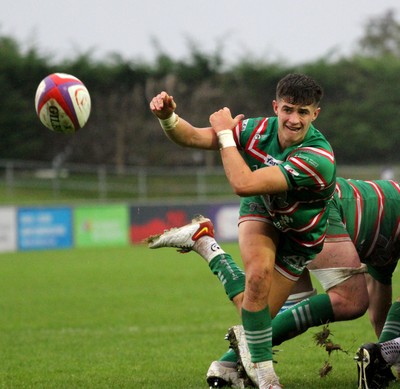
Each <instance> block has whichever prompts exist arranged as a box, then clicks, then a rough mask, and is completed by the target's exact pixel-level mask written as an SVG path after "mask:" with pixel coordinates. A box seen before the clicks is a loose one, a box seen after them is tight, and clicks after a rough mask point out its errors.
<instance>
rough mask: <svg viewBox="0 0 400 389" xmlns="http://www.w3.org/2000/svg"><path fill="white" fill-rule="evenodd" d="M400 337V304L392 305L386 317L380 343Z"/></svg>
mask: <svg viewBox="0 0 400 389" xmlns="http://www.w3.org/2000/svg"><path fill="white" fill-rule="evenodd" d="M399 336H400V302H398V301H396V302H394V303H393V304H392V306H391V307H390V309H389V312H388V315H387V317H386V321H385V325H384V326H383V329H382V333H381V335H380V337H379V343H382V342H386V341H388V340H392V339H394V338H397V337H399Z"/></svg>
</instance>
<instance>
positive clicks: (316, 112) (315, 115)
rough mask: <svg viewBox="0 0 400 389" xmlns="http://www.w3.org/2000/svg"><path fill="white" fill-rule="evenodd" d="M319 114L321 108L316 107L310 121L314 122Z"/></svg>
mask: <svg viewBox="0 0 400 389" xmlns="http://www.w3.org/2000/svg"><path fill="white" fill-rule="evenodd" d="M320 112H321V108H320V107H318V108H317V109H316V110H315V111H314V115H313V119H312V121H314V120H315V119H316V118H317V117H318V115H319V113H320Z"/></svg>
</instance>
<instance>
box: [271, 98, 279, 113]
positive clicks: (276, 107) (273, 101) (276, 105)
mask: <svg viewBox="0 0 400 389" xmlns="http://www.w3.org/2000/svg"><path fill="white" fill-rule="evenodd" d="M272 109H273V110H274V112H275V115H278V102H277V101H276V100H272Z"/></svg>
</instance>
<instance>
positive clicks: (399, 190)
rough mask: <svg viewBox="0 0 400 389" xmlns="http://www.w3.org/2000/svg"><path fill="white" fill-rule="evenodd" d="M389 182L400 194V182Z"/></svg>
mask: <svg viewBox="0 0 400 389" xmlns="http://www.w3.org/2000/svg"><path fill="white" fill-rule="evenodd" d="M389 182H390V183H391V184H392V185H393V186H394V187H395V189H396V190H397V192H399V193H400V185H399V183H398V182H396V181H393V180H389Z"/></svg>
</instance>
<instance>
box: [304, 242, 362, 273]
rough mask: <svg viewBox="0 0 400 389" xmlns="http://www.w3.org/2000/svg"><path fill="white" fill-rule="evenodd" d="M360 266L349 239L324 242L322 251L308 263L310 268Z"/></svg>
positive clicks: (355, 251)
mask: <svg viewBox="0 0 400 389" xmlns="http://www.w3.org/2000/svg"><path fill="white" fill-rule="evenodd" d="M360 266H361V262H360V258H359V256H358V253H357V250H356V248H355V246H354V244H353V242H351V241H345V242H325V243H324V247H323V248H322V251H321V252H320V253H319V254H318V255H317V256H316V258H315V259H314V260H313V261H311V262H310V263H309V264H308V268H309V269H311V270H313V269H328V268H336V267H360Z"/></svg>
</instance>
